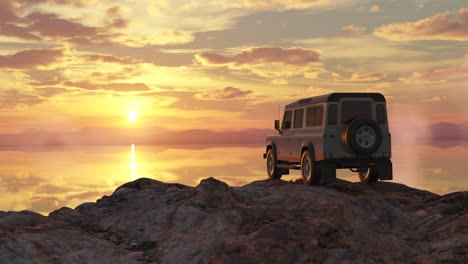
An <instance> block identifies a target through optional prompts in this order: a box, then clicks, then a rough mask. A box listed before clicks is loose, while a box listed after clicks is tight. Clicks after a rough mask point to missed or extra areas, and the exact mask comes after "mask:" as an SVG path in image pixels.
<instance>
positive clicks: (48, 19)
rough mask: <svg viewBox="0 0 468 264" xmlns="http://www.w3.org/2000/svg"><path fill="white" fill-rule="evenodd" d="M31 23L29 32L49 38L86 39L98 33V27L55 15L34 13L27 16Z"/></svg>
mask: <svg viewBox="0 0 468 264" xmlns="http://www.w3.org/2000/svg"><path fill="white" fill-rule="evenodd" d="M26 19H27V20H29V21H31V22H32V24H31V25H30V26H29V30H30V31H32V32H37V33H39V34H40V35H41V36H47V37H66V38H71V37H86V36H95V35H97V33H98V29H97V28H96V27H88V26H85V25H83V24H81V23H78V22H75V21H71V20H67V19H62V18H59V17H58V16H57V15H55V14H50V13H42V12H33V13H30V14H29V15H27V16H26Z"/></svg>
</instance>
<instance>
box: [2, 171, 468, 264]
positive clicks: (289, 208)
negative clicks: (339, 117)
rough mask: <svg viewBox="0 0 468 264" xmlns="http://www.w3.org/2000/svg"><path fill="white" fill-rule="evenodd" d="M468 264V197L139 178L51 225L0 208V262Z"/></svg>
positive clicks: (384, 186)
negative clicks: (181, 182) (197, 183)
mask: <svg viewBox="0 0 468 264" xmlns="http://www.w3.org/2000/svg"><path fill="white" fill-rule="evenodd" d="M210 262H214V263H218V262H220V263H468V192H457V193H451V194H447V195H444V196H439V195H436V194H433V193H430V192H426V191H420V190H416V189H412V188H409V187H406V186H404V185H401V184H396V183H387V182H379V183H377V184H375V185H363V184H359V183H349V182H343V181H339V182H337V183H334V184H330V185H328V186H319V187H317V186H303V185H300V184H294V183H290V182H285V181H281V180H276V181H269V180H268V181H256V182H253V183H251V184H248V185H245V186H243V187H229V186H228V185H227V184H226V183H223V182H221V181H218V180H216V179H213V178H209V179H205V180H203V181H202V182H201V183H200V184H199V185H198V186H197V187H188V186H184V185H181V184H166V183H163V182H159V181H155V180H150V179H139V180H136V181H134V182H130V183H127V184H124V185H123V186H121V187H119V188H118V189H117V190H116V191H115V192H114V193H113V194H112V195H111V196H104V197H102V198H101V199H99V200H98V201H97V202H96V203H85V204H82V205H80V206H78V207H77V208H76V209H74V210H73V209H70V208H61V209H59V210H56V211H54V212H52V213H51V214H50V215H49V216H48V217H45V216H42V215H39V214H36V213H34V212H28V211H22V212H0V263H210Z"/></svg>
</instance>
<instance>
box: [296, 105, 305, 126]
mask: <svg viewBox="0 0 468 264" xmlns="http://www.w3.org/2000/svg"><path fill="white" fill-rule="evenodd" d="M303 114H304V109H296V110H294V128H302V116H303Z"/></svg>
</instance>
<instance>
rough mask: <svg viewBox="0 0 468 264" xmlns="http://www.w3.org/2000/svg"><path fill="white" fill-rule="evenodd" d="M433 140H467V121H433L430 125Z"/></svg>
mask: <svg viewBox="0 0 468 264" xmlns="http://www.w3.org/2000/svg"><path fill="white" fill-rule="evenodd" d="M430 131H431V133H432V139H433V140H468V122H464V123H459V124H454V123H448V122H441V123H435V124H432V125H431V126H430Z"/></svg>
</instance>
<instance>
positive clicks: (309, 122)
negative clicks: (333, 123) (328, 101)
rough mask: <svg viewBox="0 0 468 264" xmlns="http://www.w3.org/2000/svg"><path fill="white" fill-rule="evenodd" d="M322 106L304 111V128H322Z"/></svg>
mask: <svg viewBox="0 0 468 264" xmlns="http://www.w3.org/2000/svg"><path fill="white" fill-rule="evenodd" d="M322 123H323V106H321V105H319V106H312V107H308V108H307V110H306V127H316V126H322Z"/></svg>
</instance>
